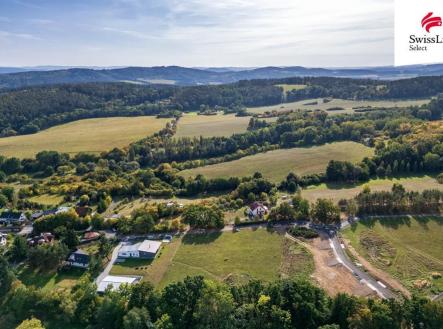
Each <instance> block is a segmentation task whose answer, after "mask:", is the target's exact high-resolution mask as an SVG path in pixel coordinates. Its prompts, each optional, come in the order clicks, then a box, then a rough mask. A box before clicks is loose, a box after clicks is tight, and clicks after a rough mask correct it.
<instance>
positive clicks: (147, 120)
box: [0, 116, 169, 158]
mask: <svg viewBox="0 0 443 329" xmlns="http://www.w3.org/2000/svg"><path fill="white" fill-rule="evenodd" d="M168 121H169V119H157V118H155V117H152V116H144V117H130V118H127V117H117V118H96V119H85V120H78V121H73V122H70V123H67V124H63V125H59V126H56V127H52V128H49V129H46V130H43V131H40V132H38V133H37V134H33V135H24V136H13V137H6V138H0V154H1V155H5V156H9V157H11V156H15V157H19V158H25V157H33V156H34V155H35V154H36V153H38V152H40V151H42V150H52V151H60V152H66V153H78V152H90V153H99V152H102V151H107V150H110V149H112V148H114V147H124V146H126V145H128V144H130V143H131V142H135V141H136V140H139V139H141V138H144V137H147V136H149V135H152V134H153V133H155V132H157V131H159V130H160V129H162V128H164V127H165V126H166V123H167V122H168Z"/></svg>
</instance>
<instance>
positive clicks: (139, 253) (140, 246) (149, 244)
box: [118, 240, 162, 259]
mask: <svg viewBox="0 0 443 329" xmlns="http://www.w3.org/2000/svg"><path fill="white" fill-rule="evenodd" d="M161 244H162V243H161V242H160V241H153V240H144V241H143V242H139V243H135V244H127V245H124V246H122V247H121V248H120V250H119V251H118V257H119V258H144V259H150V258H155V255H157V252H158V250H159V249H160V246H161Z"/></svg>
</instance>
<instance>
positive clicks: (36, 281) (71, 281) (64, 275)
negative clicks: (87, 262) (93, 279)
mask: <svg viewBox="0 0 443 329" xmlns="http://www.w3.org/2000/svg"><path fill="white" fill-rule="evenodd" d="M84 273H85V271H84V270H82V269H77V268H71V269H69V270H63V271H60V272H56V271H50V272H44V271H38V270H33V269H31V268H29V267H28V266H27V265H25V266H23V267H21V268H19V270H18V273H17V277H18V279H20V281H22V282H23V284H25V285H27V286H35V287H37V288H42V289H48V290H50V289H54V288H67V289H69V288H71V287H72V286H74V285H75V284H76V283H77V281H78V279H79V278H80V277H81V276H82V275H83V274H84Z"/></svg>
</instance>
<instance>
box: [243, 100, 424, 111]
mask: <svg viewBox="0 0 443 329" xmlns="http://www.w3.org/2000/svg"><path fill="white" fill-rule="evenodd" d="M312 102H317V103H318V104H316V105H306V104H308V103H312ZM427 103H429V99H419V100H405V101H395V100H392V101H352V100H346V99H332V100H331V101H330V102H327V103H323V99H322V98H318V99H305V100H303V101H298V102H293V103H284V104H278V105H272V106H262V107H251V108H248V112H250V113H258V114H260V113H264V112H266V111H270V112H272V111H277V112H278V111H288V110H317V109H319V110H324V111H326V110H327V109H330V108H333V107H342V108H344V110H341V111H330V112H329V113H330V114H340V113H352V112H354V110H353V108H355V107H359V106H363V107H368V106H372V107H386V108H395V107H405V106H414V105H417V106H419V105H422V104H427Z"/></svg>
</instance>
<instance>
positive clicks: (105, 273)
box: [95, 242, 122, 286]
mask: <svg viewBox="0 0 443 329" xmlns="http://www.w3.org/2000/svg"><path fill="white" fill-rule="evenodd" d="M121 246H122V243H121V242H120V243H119V244H118V245H117V247H115V248H114V250H113V251H112V256H111V260H110V261H109V263H108V265H106V267H105V269H104V270H103V272H101V273H100V275H99V276H98V277H97V278H96V279H95V283H96V284H97V286H98V285H99V284H100V282H102V281H103V279H104V278H106V277H107V276H108V275H109V272H111V269H112V266H113V265H114V262H115V260H116V259H117V257H118V251H119V250H120V248H121Z"/></svg>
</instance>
